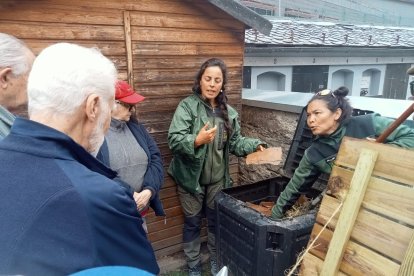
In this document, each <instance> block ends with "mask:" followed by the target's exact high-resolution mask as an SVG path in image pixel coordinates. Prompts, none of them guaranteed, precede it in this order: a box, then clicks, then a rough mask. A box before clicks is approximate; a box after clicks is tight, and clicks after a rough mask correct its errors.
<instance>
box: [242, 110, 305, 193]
mask: <svg viewBox="0 0 414 276" xmlns="http://www.w3.org/2000/svg"><path fill="white" fill-rule="evenodd" d="M241 114H242V115H241V125H242V126H241V131H242V134H243V136H247V137H255V138H259V139H261V140H262V141H265V142H267V144H268V145H269V147H282V152H283V159H282V162H281V163H280V164H279V165H269V164H265V165H246V162H245V158H240V162H239V164H240V176H239V184H240V185H244V184H249V183H254V182H257V181H260V180H263V179H268V178H272V177H277V176H280V175H284V172H283V164H284V163H285V161H286V157H287V154H288V152H289V147H290V144H291V142H292V139H293V136H294V134H295V130H296V126H297V123H298V119H299V114H298V113H290V112H284V111H279V110H272V109H264V108H259V107H252V106H247V105H243V106H242V112H241Z"/></svg>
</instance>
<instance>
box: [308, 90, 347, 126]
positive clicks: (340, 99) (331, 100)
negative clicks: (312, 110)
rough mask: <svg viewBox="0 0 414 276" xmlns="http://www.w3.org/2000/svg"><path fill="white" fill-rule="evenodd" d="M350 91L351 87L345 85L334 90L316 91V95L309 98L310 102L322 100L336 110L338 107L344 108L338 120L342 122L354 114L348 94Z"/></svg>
mask: <svg viewBox="0 0 414 276" xmlns="http://www.w3.org/2000/svg"><path fill="white" fill-rule="evenodd" d="M348 93H349V89H348V88H347V87H345V86H341V87H339V88H338V89H336V90H334V91H332V90H326V89H325V90H321V91H318V92H316V93H315V95H314V96H313V97H312V98H311V99H310V100H309V102H308V104H310V103H311V102H313V101H314V100H322V101H324V102H325V103H326V106H327V107H328V109H329V110H330V111H332V112H335V111H336V110H337V109H338V108H340V109H341V110H342V114H341V117H339V119H338V122H339V123H342V122H343V121H344V120H346V119H348V118H349V117H351V116H352V106H351V105H350V103H349V101H348V98H346V96H347V95H348Z"/></svg>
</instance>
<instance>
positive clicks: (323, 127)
mask: <svg viewBox="0 0 414 276" xmlns="http://www.w3.org/2000/svg"><path fill="white" fill-rule="evenodd" d="M348 92H349V90H348V88H346V87H344V86H342V87H339V88H338V89H337V90H335V91H331V90H328V89H327V90H322V91H320V92H318V93H316V94H315V95H314V96H313V97H312V99H310V101H309V102H308V105H307V115H308V118H307V124H308V126H309V128H310V129H311V131H312V134H313V135H314V136H315V139H314V140H313V142H312V144H311V145H310V147H309V148H307V149H306V150H305V153H304V156H303V157H302V160H301V161H300V163H299V166H298V167H297V168H296V170H295V173H294V174H293V177H292V178H291V179H290V181H289V183H288V184H287V186H286V188H285V189H284V190H283V192H282V193H281V194H280V196H279V198H278V199H277V202H276V204H275V205H274V206H273V208H272V218H274V219H280V218H283V216H284V213H285V212H286V211H287V210H288V209H290V207H292V205H293V204H294V203H295V202H296V200H297V199H298V198H299V196H300V195H301V194H304V193H306V192H307V191H308V190H309V189H310V187H311V186H312V185H313V183H314V182H315V181H316V180H317V179H318V177H319V175H320V174H321V173H327V174H330V173H331V170H332V167H333V163H334V160H335V157H336V154H337V152H338V150H339V146H340V144H341V141H342V138H343V137H344V136H349V137H354V138H359V139H365V138H376V137H378V136H379V135H380V134H382V133H383V132H384V130H385V129H387V127H388V126H389V125H390V124H391V123H392V122H393V121H394V120H392V119H389V118H386V117H381V116H380V115H379V114H378V113H373V114H367V115H362V116H354V117H351V115H352V107H351V105H350V104H349V102H348V99H347V98H345V97H346V96H347V95H348ZM385 143H387V144H392V145H396V146H399V147H404V148H414V129H411V128H409V127H408V126H405V125H401V126H399V127H398V128H397V129H396V130H395V131H394V132H392V133H391V135H389V136H388V137H387V139H386V141H385Z"/></svg>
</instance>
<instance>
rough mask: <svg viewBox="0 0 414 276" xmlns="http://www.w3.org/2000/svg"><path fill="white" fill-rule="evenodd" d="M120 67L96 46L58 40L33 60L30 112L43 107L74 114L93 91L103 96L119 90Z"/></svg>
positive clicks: (111, 94) (44, 110) (112, 95)
mask: <svg viewBox="0 0 414 276" xmlns="http://www.w3.org/2000/svg"><path fill="white" fill-rule="evenodd" d="M116 78H117V71H116V68H115V65H114V64H113V62H111V61H110V60H109V59H108V58H106V57H105V56H103V55H102V54H101V53H100V52H99V50H98V49H96V48H85V47H82V46H79V45H76V44H70V43H57V44H54V45H52V46H49V47H47V48H45V49H44V50H43V51H42V52H41V53H40V54H39V56H38V57H37V58H36V60H35V61H34V63H33V67H32V70H31V72H30V75H29V80H28V85H27V93H28V98H29V104H28V107H29V115H31V114H33V113H35V112H38V111H42V112H51V113H55V114H56V113H57V114H61V115H72V114H73V112H75V110H76V109H77V108H79V106H81V105H82V104H83V102H84V101H85V99H86V98H87V97H88V96H89V95H90V94H92V93H95V94H97V95H98V96H100V97H101V98H102V99H103V100H109V99H110V98H113V97H114V94H115V82H116Z"/></svg>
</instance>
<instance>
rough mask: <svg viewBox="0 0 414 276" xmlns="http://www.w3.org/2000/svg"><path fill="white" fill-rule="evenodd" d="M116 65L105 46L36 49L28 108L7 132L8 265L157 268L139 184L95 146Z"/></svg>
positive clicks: (63, 270)
mask: <svg viewBox="0 0 414 276" xmlns="http://www.w3.org/2000/svg"><path fill="white" fill-rule="evenodd" d="M116 78H117V72H116V69H115V66H114V64H113V63H112V62H111V61H110V60H109V59H107V58H106V57H104V56H103V55H102V54H101V53H100V52H99V51H98V50H96V49H89V48H84V47H81V46H78V45H75V44H68V43H58V44H55V45H52V46H49V47H47V48H46V49H44V50H43V51H42V52H41V53H40V55H39V56H38V57H37V58H36V60H35V62H34V64H33V68H32V71H31V73H30V75H29V80H28V99H29V102H28V110H29V118H30V119H24V118H17V119H16V120H15V122H14V124H13V126H12V129H11V132H10V134H9V135H8V136H7V137H6V138H4V139H3V140H2V141H1V142H0V175H1V177H2V180H1V185H0V210H1V212H0V274H1V275H16V274H19V275H67V274H70V273H73V272H76V271H81V270H84V269H87V268H92V267H98V266H129V267H136V268H139V269H141V270H145V271H147V272H149V273H152V274H158V273H159V268H158V265H157V262H156V259H155V255H154V251H153V249H152V247H151V245H150V243H149V242H148V240H147V238H146V234H145V232H144V230H143V228H142V219H141V217H140V215H139V214H138V211H137V206H136V204H135V202H134V200H133V196H132V193H133V192H132V189H131V188H130V187H129V186H128V185H125V186H123V185H120V184H119V183H117V182H115V181H113V180H111V179H113V178H114V177H115V176H116V173H115V172H114V171H112V170H111V169H109V168H107V167H106V166H104V165H103V164H102V163H100V162H99V161H98V160H97V159H96V158H95V157H94V156H93V155H94V154H96V152H97V151H98V150H99V148H100V146H101V144H102V142H103V140H104V134H105V132H106V130H107V129H108V127H109V123H110V118H111V109H112V107H113V106H114V92H115V82H116Z"/></svg>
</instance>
